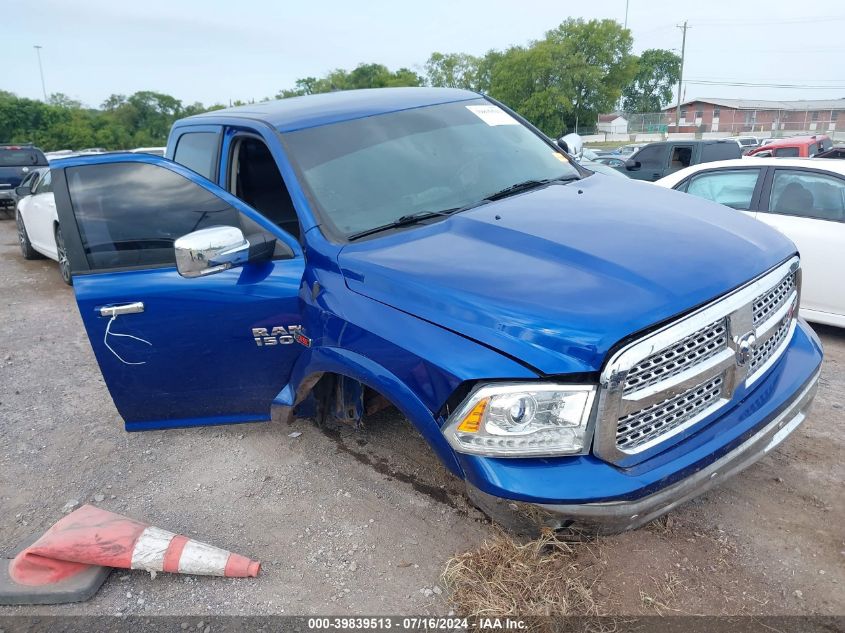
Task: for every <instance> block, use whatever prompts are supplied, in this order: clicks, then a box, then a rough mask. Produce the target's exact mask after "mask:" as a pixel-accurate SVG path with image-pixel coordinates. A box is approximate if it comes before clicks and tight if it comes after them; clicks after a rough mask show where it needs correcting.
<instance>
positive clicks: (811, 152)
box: [807, 143, 819, 158]
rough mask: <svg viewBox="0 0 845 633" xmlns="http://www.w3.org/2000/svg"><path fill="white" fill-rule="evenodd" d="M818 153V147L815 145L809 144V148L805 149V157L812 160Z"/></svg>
mask: <svg viewBox="0 0 845 633" xmlns="http://www.w3.org/2000/svg"><path fill="white" fill-rule="evenodd" d="M818 153H819V146H818V145H817V144H815V143H811V144H810V146H809V147H808V148H807V156H809V157H810V158H812V157H813V156H815V155H816V154H818Z"/></svg>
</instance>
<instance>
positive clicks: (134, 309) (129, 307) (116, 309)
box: [100, 301, 144, 317]
mask: <svg viewBox="0 0 845 633" xmlns="http://www.w3.org/2000/svg"><path fill="white" fill-rule="evenodd" d="M143 311H144V304H143V303H142V302H140V301H136V302H134V303H124V304H122V305H119V306H103V307H102V308H100V316H104V317H116V316H120V315H121V314H136V313H138V312H143Z"/></svg>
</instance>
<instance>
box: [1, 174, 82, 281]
mask: <svg viewBox="0 0 845 633" xmlns="http://www.w3.org/2000/svg"><path fill="white" fill-rule="evenodd" d="M17 195H18V196H19V197H20V200H19V202H18V206H17V212H16V213H15V221H16V222H17V228H18V243H19V244H20V249H21V254H22V255H23V257H24V259H38V258H39V257H41V256H44V257H49V258H50V259H52V260H54V261H57V262H58V263H59V273H60V274H61V276H62V281H64V282H65V283H66V284H72V283H73V279H72V274H71V271H70V264H69V262H68V258H67V250H66V248H65V243H64V236H63V233H62V227H61V226H60V224H59V218H58V215H57V213H56V199H55V197H54V196H53V176H52V172H51V170H50V169H43V170H42V173H41V175H40V176H39V177H38V178H37V179H36V180H35V181H34V182H31V183H23V184H22V185H20V186H19V187H18V188H17Z"/></svg>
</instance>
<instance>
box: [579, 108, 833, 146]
mask: <svg viewBox="0 0 845 633" xmlns="http://www.w3.org/2000/svg"><path fill="white" fill-rule="evenodd" d="M676 134H677V135H682V136H684V137H686V138H723V137H730V136H756V137H759V138H784V137H789V136H798V135H813V134H826V135H828V136H829V137H831V138H832V139H834V140H836V141H845V108H843V109H842V110H821V111H820V110H794V109H791V110H773V109H767V110H745V109H742V110H740V109H733V108H719V107H718V106H716V107H714V106H712V105H711V104H705V105H704V106H703V107H700V108H698V109H697V108H696V107H695V106H694V105H689V106H682V107H681V116H680V125H678V124H677V122H676V109H675V108H671V109H667V110H664V111H662V112H645V113H625V112H620V113H619V114H618V117H617V118H616V119H615V120H614V121H613V122H608V123H606V124H603V123H601V122H600V123H599V124H598V125H597V126H596V131H595V134H593V135H591V140H592V141H602V140H604V141H652V140H660V139H662V138H669V137H671V136H674V135H676Z"/></svg>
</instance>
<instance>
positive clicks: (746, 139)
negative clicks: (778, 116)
mask: <svg viewBox="0 0 845 633" xmlns="http://www.w3.org/2000/svg"><path fill="white" fill-rule="evenodd" d="M734 140H735V141H736V142H737V144H739V149H740V150H742V153H743V154H746V153H748V152H750V151H751V150H752V149H756V148H758V147H760V140H759V139H758V138H757V137H756V136H737V137H735V138H734Z"/></svg>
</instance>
